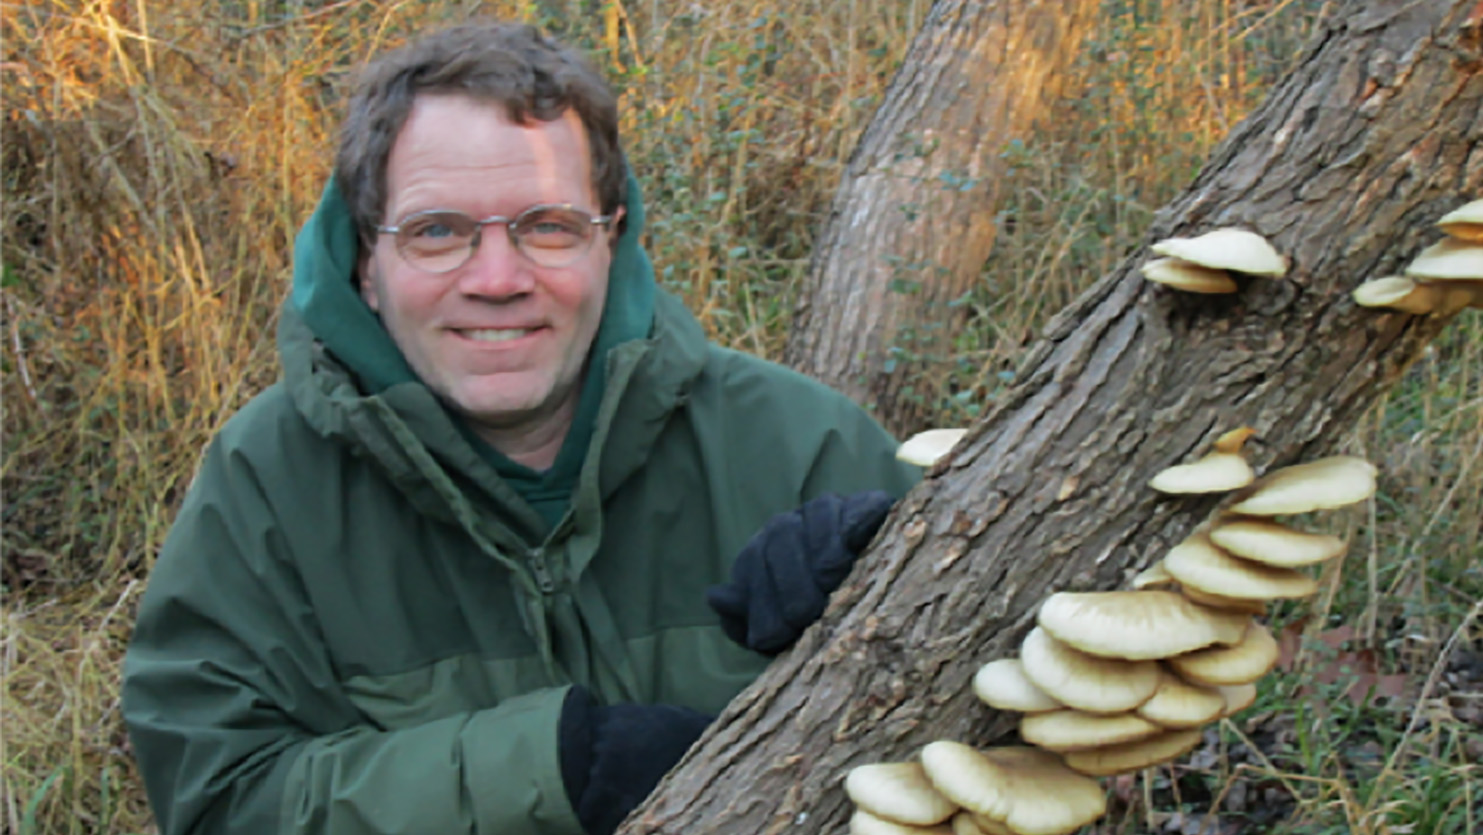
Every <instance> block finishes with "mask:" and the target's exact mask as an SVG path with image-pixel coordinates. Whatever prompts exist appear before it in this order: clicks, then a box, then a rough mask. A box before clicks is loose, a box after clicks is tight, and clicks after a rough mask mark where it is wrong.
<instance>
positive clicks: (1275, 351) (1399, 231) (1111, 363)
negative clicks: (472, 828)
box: [620, 0, 1483, 835]
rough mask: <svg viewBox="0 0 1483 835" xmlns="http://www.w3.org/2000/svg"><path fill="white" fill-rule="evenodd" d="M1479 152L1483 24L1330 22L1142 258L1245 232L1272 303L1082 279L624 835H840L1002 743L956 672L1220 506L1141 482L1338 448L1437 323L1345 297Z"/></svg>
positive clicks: (1361, 13)
mask: <svg viewBox="0 0 1483 835" xmlns="http://www.w3.org/2000/svg"><path fill="white" fill-rule="evenodd" d="M1480 140H1483V3H1479V2H1478V1H1477V0H1450V2H1426V3H1416V2H1410V1H1409V0H1360V1H1359V2H1352V3H1350V4H1348V5H1347V7H1345V8H1344V9H1342V10H1341V11H1340V12H1339V13H1337V14H1336V15H1335V16H1334V18H1333V19H1332V21H1331V22H1329V23H1328V24H1327V25H1326V26H1325V27H1323V28H1322V29H1321V30H1320V33H1319V34H1318V36H1317V37H1316V38H1315V40H1314V42H1313V44H1312V45H1311V46H1310V47H1309V48H1308V50H1307V51H1306V52H1305V54H1304V55H1303V56H1302V57H1301V59H1300V60H1299V61H1298V63H1297V66H1296V68H1295V69H1294V70H1293V72H1292V73H1291V74H1290V75H1289V76H1288V77H1287V78H1286V79H1285V80H1284V81H1283V82H1281V83H1280V84H1279V85H1277V87H1276V88H1275V89H1274V90H1273V92H1272V93H1271V95H1270V96H1269V98H1268V100H1267V101H1266V103H1265V104H1264V105H1263V106H1262V107H1260V108H1259V109H1258V110H1257V111H1256V112H1255V113H1254V114H1253V115H1252V116H1250V117H1249V118H1248V119H1247V120H1246V121H1245V122H1243V123H1242V124H1241V125H1240V126H1239V127H1237V128H1236V130H1235V131H1234V132H1233V134H1232V135H1231V136H1230V137H1229V138H1228V139H1227V140H1226V142H1224V143H1223V144H1222V145H1221V147H1220V148H1219V149H1218V150H1217V151H1216V152H1215V154H1214V155H1213V156H1212V159H1211V160H1210V162H1209V164H1208V165H1207V167H1206V168H1205V170H1204V171H1203V172H1202V173H1201V174H1200V175H1199V177H1198V178H1197V180H1196V181H1195V183H1194V184H1193V185H1192V186H1191V187H1190V188H1189V189H1188V190H1187V191H1186V192H1185V193H1184V194H1183V195H1182V196H1180V197H1179V198H1178V199H1176V200H1175V201H1174V202H1173V203H1171V204H1170V205H1169V206H1168V207H1166V208H1165V209H1164V210H1163V211H1162V212H1161V213H1160V215H1159V216H1158V218H1157V219H1156V221H1155V223H1154V225H1153V228H1152V229H1151V230H1150V233H1149V240H1150V241H1152V240H1156V239H1158V238H1164V237H1169V236H1172V235H1178V234H1196V233H1199V232H1202V231H1206V230H1208V229H1211V228H1215V227H1220V226H1243V227H1246V228H1249V229H1252V230H1254V231H1257V232H1260V233H1262V234H1264V235H1266V236H1267V238H1268V239H1269V240H1271V241H1272V242H1273V243H1274V244H1275V245H1276V247H1277V248H1278V249H1279V251H1281V252H1283V253H1285V254H1287V255H1288V256H1290V257H1291V259H1292V267H1291V270H1290V271H1289V273H1288V275H1287V276H1286V278H1283V279H1250V280H1245V281H1243V285H1242V290H1241V292H1240V293H1238V294H1235V295H1231V296H1193V295H1182V294H1179V293H1178V292H1176V291H1172V290H1169V289H1167V288H1163V287H1159V286H1156V285H1152V284H1149V283H1147V282H1145V281H1144V280H1143V279H1142V278H1141V277H1140V275H1139V273H1138V272H1137V266H1138V264H1139V263H1141V261H1142V260H1144V256H1143V255H1139V256H1137V257H1135V258H1133V259H1130V260H1129V261H1128V262H1127V263H1125V264H1123V265H1122V266H1121V267H1120V268H1119V269H1117V270H1116V271H1115V272H1114V273H1113V274H1111V275H1108V276H1106V277H1104V278H1103V279H1102V280H1101V281H1100V282H1099V283H1097V284H1096V285H1095V286H1094V287H1092V288H1091V289H1090V290H1089V291H1088V292H1087V293H1086V294H1084V295H1083V296H1082V297H1081V298H1080V299H1079V300H1078V301H1077V302H1076V303H1075V304H1073V305H1072V306H1071V307H1070V308H1069V309H1067V310H1066V311H1064V312H1063V313H1062V314H1060V315H1059V316H1058V317H1057V318H1056V319H1055V320H1054V321H1053V322H1052V323H1051V324H1050V325H1049V326H1048V327H1047V330H1046V333H1045V335H1044V337H1043V339H1042V340H1041V341H1040V342H1039V343H1037V344H1036V345H1035V346H1034V347H1033V348H1032V349H1031V351H1030V353H1029V355H1028V356H1027V358H1026V360H1025V363H1024V367H1023V370H1022V373H1021V375H1020V379H1021V380H1022V382H1021V383H1020V385H1018V386H1017V387H1016V388H1015V389H1014V390H1013V391H1012V392H1011V393H1010V395H1009V397H1008V398H1007V400H1006V401H1005V402H1003V403H1001V404H1000V405H999V407H998V408H997V409H996V410H995V411H994V412H993V413H991V414H990V415H988V416H987V417H986V418H985V419H984V420H983V421H982V422H980V423H979V424H978V425H976V426H975V427H974V428H973V429H972V431H971V432H970V433H969V436H968V437H967V438H966V439H965V440H964V442H963V443H961V444H960V445H959V447H958V448H957V450H955V452H954V454H953V455H952V456H951V458H950V460H948V461H945V462H943V463H942V464H940V465H939V466H938V467H937V468H936V469H935V470H934V472H933V473H932V474H931V475H930V476H929V478H928V479H927V480H926V482H925V483H924V484H923V485H921V486H920V487H919V488H918V489H917V490H915V491H914V492H913V493H912V494H911V495H910V496H908V497H907V499H906V500H904V501H903V502H902V503H901V505H900V506H899V507H898V508H897V510H896V512H895V513H894V514H893V516H892V518H891V520H890V521H888V523H887V526H886V528H885V529H884V530H883V531H882V533H881V535H880V536H879V537H878V538H877V540H876V543H875V544H874V546H873V547H872V548H871V549H870V551H869V552H868V553H867V554H866V555H865V557H863V558H862V560H861V562H860V564H859V565H858V566H857V567H856V570H855V572H854V573H853V575H852V576H851V577H850V579H849V580H848V581H847V582H846V584H845V586H844V587H843V588H842V589H841V590H840V591H839V593H838V594H837V595H836V597H835V600H834V603H833V605H832V606H831V608H830V611H829V612H827V613H826V615H825V617H824V619H823V621H822V622H821V623H820V624H819V625H818V626H816V627H815V628H813V629H811V630H810V631H809V632H808V633H807V634H806V635H805V636H804V638H803V640H802V641H801V642H800V643H799V645H798V646H797V647H796V648H795V649H794V650H793V651H792V652H790V653H789V654H787V655H785V656H783V657H781V658H780V659H778V660H777V661H776V662H775V663H774V664H773V665H772V666H771V667H770V668H769V669H768V671H767V672H766V673H765V674H764V675H763V676H762V677H761V678H760V679H758V680H757V681H756V682H755V683H754V684H753V685H752V686H751V687H750V688H748V689H747V690H746V691H745V692H744V693H742V694H741V695H740V696H738V697H737V699H736V700H735V701H734V702H733V703H732V704H731V706H730V707H729V708H728V710H727V711H726V712H725V713H724V714H723V715H722V717H721V718H720V720H719V721H718V722H717V723H716V724H715V726H713V728H712V729H711V730H710V731H709V732H708V733H707V735H706V736H705V737H704V738H703V739H702V740H701V741H700V742H699V743H698V744H697V745H696V747H695V748H693V749H692V750H691V752H690V754H689V755H688V757H687V758H686V760H685V761H684V762H683V763H682V764H681V765H680V766H679V767H678V768H677V769H676V770H675V771H674V772H672V773H671V774H670V776H669V777H668V778H667V779H666V780H665V782H664V783H663V784H661V786H660V788H659V789H658V790H657V791H656V793H655V794H654V795H653V796H652V797H651V798H650V799H649V801H648V802H647V804H646V805H645V806H644V807H642V808H641V809H640V810H639V811H638V812H637V813H636V815H635V816H634V817H633V818H630V820H629V821H628V824H627V826H625V827H624V828H623V829H622V830H620V831H623V832H628V833H638V832H643V833H674V835H681V833H683V834H684V835H692V833H698V832H726V833H762V832H780V831H784V830H786V831H788V832H790V833H812V832H835V831H840V830H841V827H842V824H843V822H844V820H845V819H846V817H847V815H848V812H849V803H848V800H847V799H846V798H845V796H844V793H843V792H842V791H841V790H840V781H841V780H842V778H843V776H844V774H845V773H846V771H847V770H848V769H849V768H851V767H853V766H856V765H860V764H863V763H867V762H879V761H885V760H893V759H905V758H909V757H911V756H912V755H914V754H915V753H916V752H917V751H918V750H919V749H920V748H921V746H922V745H924V744H926V743H927V742H930V741H932V740H935V739H943V738H946V739H955V740H959V741H963V742H969V743H975V744H981V743H987V742H990V741H992V740H994V739H996V738H998V737H1001V736H1003V735H1004V734H1005V733H1006V732H1008V731H1010V730H1011V729H1012V726H1013V722H1014V720H1015V716H1014V715H1012V714H1011V715H995V714H994V713H993V712H992V711H990V710H989V709H988V708H986V707H984V706H983V705H982V704H980V703H978V702H977V701H976V700H974V698H973V697H972V695H971V693H970V692H969V688H968V682H969V680H970V679H971V677H972V675H973V672H974V671H975V670H976V669H977V667H978V666H979V665H981V664H983V663H984V662H986V661H988V660H991V659H993V658H998V657H1004V656H1006V655H1011V654H1013V653H1014V651H1015V649H1016V648H1017V646H1018V643H1019V641H1020V639H1021V638H1022V637H1023V635H1024V633H1025V631H1026V630H1027V628H1028V626H1029V624H1030V623H1031V621H1032V620H1033V617H1034V613H1035V609H1036V607H1037V605H1038V604H1039V603H1040V602H1041V601H1042V600H1043V599H1044V598H1045V597H1046V596H1047V595H1048V594H1049V593H1051V592H1053V591H1056V590H1061V589H1109V588H1113V587H1116V586H1118V585H1119V584H1120V583H1121V582H1122V581H1123V580H1124V578H1125V577H1126V576H1128V575H1129V574H1130V573H1131V572H1132V571H1133V570H1135V569H1137V568H1139V567H1142V566H1145V565H1147V564H1149V563H1150V562H1152V561H1154V560H1156V559H1157V558H1159V557H1161V556H1162V555H1163V554H1164V553H1165V552H1166V551H1167V550H1168V548H1169V547H1170V546H1171V545H1173V544H1174V543H1176V542H1178V541H1179V540H1180V539H1182V538H1183V537H1184V536H1185V535H1186V534H1188V533H1189V532H1190V530H1191V529H1192V528H1194V526H1195V525H1197V524H1198V523H1199V522H1200V521H1202V520H1203V519H1204V518H1205V517H1206V515H1207V514H1208V513H1209V512H1210V511H1211V510H1212V509H1214V508H1215V507H1216V506H1217V504H1218V503H1219V501H1220V499H1219V498H1203V499H1202V498H1194V499H1171V498H1168V497H1163V496H1160V495H1159V494H1156V493H1154V491H1152V490H1150V489H1148V488H1147V487H1146V486H1145V485H1146V482H1147V481H1148V479H1149V478H1150V477H1151V476H1152V475H1153V474H1154V473H1155V472H1157V471H1158V470H1160V469H1162V468H1164V467H1166V466H1168V465H1170V464H1173V463H1176V462H1180V461H1183V460H1188V459H1190V458H1191V457H1192V456H1193V455H1194V454H1197V453H1200V452H1203V451H1204V450H1205V449H1206V448H1207V447H1208V445H1209V444H1210V442H1211V441H1212V440H1213V439H1214V438H1215V437H1216V436H1217V435H1219V434H1220V433H1222V432H1224V431H1226V430H1228V429H1231V428H1234V427H1236V426H1239V425H1243V424H1244V425H1248V426H1251V427H1253V428H1255V429H1256V430H1257V433H1258V439H1259V443H1251V444H1248V447H1247V449H1248V450H1249V452H1250V456H1249V457H1250V458H1251V459H1252V462H1253V463H1254V464H1255V465H1256V466H1257V467H1258V469H1259V470H1260V469H1263V468H1271V467H1273V466H1275V465H1281V464H1286V463H1290V462H1293V461H1296V460H1299V459H1306V458H1311V457H1315V456H1318V455H1322V454H1326V453H1328V452H1330V451H1332V450H1333V449H1334V448H1335V446H1336V445H1337V444H1338V443H1339V442H1340V440H1341V439H1343V437H1344V436H1345V434H1346V430H1347V429H1348V428H1349V427H1350V426H1351V425H1352V424H1353V423H1354V422H1355V420H1356V419H1357V418H1358V417H1359V416H1360V415H1361V414H1362V413H1363V412H1364V411H1365V410H1366V409H1367V408H1368V407H1369V406H1370V405H1371V404H1373V403H1374V402H1375V401H1376V399H1377V398H1379V397H1380V396H1381V395H1382V394H1383V393H1384V392H1385V391H1386V390H1387V389H1388V388H1389V386H1390V385H1391V384H1392V383H1393V382H1394V381H1395V380H1396V379H1397V377H1398V376H1399V375H1400V374H1401V372H1402V371H1403V370H1404V369H1405V368H1406V366H1407V365H1408V364H1410V363H1411V362H1412V361H1413V360H1414V359H1416V358H1417V357H1418V356H1420V354H1421V352H1422V351H1423V350H1424V348H1425V346H1426V345H1427V343H1428V341H1429V340H1431V339H1432V338H1433V337H1434V336H1435V335H1436V334H1437V333H1438V332H1439V331H1440V330H1441V329H1442V328H1443V327H1445V326H1446V319H1445V317H1415V316H1410V315H1407V314H1403V313H1389V312H1377V311H1373V310H1366V309H1362V308H1357V307H1356V306H1355V305H1354V304H1353V303H1352V302H1351V301H1350V299H1349V291H1350V290H1351V289H1353V288H1354V287H1355V286H1357V285H1358V284H1359V283H1360V282H1361V281H1363V280H1365V279H1367V278H1372V277H1378V276H1381V275H1386V274H1392V273H1397V272H1399V271H1400V269H1401V267H1402V266H1403V265H1404V264H1405V263H1406V262H1407V261H1408V260H1409V259H1410V258H1411V257H1412V256H1414V254H1415V253H1416V252H1417V251H1418V250H1419V249H1420V248H1421V247H1422V246H1423V245H1425V244H1427V243H1429V242H1431V241H1432V240H1435V239H1436V238H1437V237H1438V236H1439V233H1438V232H1437V230H1436V229H1435V228H1434V227H1433V226H1432V225H1431V224H1432V222H1433V221H1434V220H1435V219H1436V218H1437V217H1439V216H1440V215H1441V214H1443V213H1444V212H1445V211H1447V210H1448V209H1451V208H1453V207H1455V206H1456V205H1458V204H1460V203H1462V202H1463V201H1464V200H1466V199H1470V198H1474V197H1476V196H1478V195H1479V193H1480V191H1483V141H1480ZM1468 315H1476V314H1468ZM1381 477H1382V489H1384V488H1383V485H1384V482H1383V478H1384V474H1383V473H1382V474H1381Z"/></svg>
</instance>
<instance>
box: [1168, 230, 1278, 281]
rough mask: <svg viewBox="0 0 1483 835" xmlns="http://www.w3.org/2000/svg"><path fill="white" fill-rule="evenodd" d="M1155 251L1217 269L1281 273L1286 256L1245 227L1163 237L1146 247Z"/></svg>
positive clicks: (1255, 273)
mask: <svg viewBox="0 0 1483 835" xmlns="http://www.w3.org/2000/svg"><path fill="white" fill-rule="evenodd" d="M1150 248H1151V249H1152V250H1153V251H1154V252H1157V253H1158V254H1159V255H1167V256H1169V257H1170V258H1178V259H1180V260H1182V261H1189V262H1190V263H1192V264H1199V265H1200V266H1202V267H1210V268H1212V269H1217V270H1235V271H1236V272H1239V273H1246V274H1247V275H1266V276H1283V275H1286V274H1287V260H1286V259H1284V258H1283V257H1282V256H1281V255H1279V254H1278V253H1277V250H1275V249H1273V248H1272V245H1271V244H1269V243H1267V239H1266V238H1263V237H1262V236H1261V235H1258V234H1256V233H1255V232H1248V231H1247V230H1245V229H1232V228H1227V229H1216V230H1213V231H1210V232H1206V233H1205V234H1203V235H1198V236H1196V237H1193V238H1167V239H1165V240H1162V241H1159V242H1158V243H1156V244H1154V245H1153V246H1152V247H1150Z"/></svg>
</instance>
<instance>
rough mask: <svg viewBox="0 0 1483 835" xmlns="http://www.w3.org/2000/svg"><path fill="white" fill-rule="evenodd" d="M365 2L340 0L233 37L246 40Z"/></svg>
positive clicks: (362, 0)
mask: <svg viewBox="0 0 1483 835" xmlns="http://www.w3.org/2000/svg"><path fill="white" fill-rule="evenodd" d="M363 2H365V0H340V2H338V3H331V4H329V5H328V6H324V7H322V8H318V9H315V10H314V11H312V12H304V13H303V14H300V15H294V16H293V17H286V18H284V19H282V20H275V21H273V22H272V23H264V24H263V25H261V26H254V27H252V28H251V29H248V30H246V31H243V32H242V33H240V34H237V35H233V36H232V39H233V40H238V41H240V40H244V39H246V38H250V37H252V36H254V35H261V34H262V33H264V32H271V31H273V30H274V29H282V28H284V27H286V26H293V25H294V24H296V23H303V22H305V21H309V20H313V19H315V18H317V17H324V16H325V15H328V14H333V13H334V12H337V11H340V10H342V9H347V8H349V7H351V6H356V5H359V4H361V3H363Z"/></svg>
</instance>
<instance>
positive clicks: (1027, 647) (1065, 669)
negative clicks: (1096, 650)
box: [1020, 626, 1159, 713]
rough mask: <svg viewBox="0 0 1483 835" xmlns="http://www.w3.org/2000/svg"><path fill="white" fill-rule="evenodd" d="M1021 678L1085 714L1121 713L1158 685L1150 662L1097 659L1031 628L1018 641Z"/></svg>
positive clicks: (1155, 666) (1155, 664)
mask: <svg viewBox="0 0 1483 835" xmlns="http://www.w3.org/2000/svg"><path fill="white" fill-rule="evenodd" d="M1020 663H1021V665H1022V666H1023V668H1024V671H1025V677H1026V678H1028V679H1029V680H1030V683H1032V684H1034V685H1035V686H1036V687H1038V688H1040V689H1041V691H1043V692H1044V693H1045V694H1046V695H1047V696H1050V697H1051V698H1052V699H1055V700H1057V701H1059V702H1061V703H1062V704H1064V705H1066V706H1068V707H1074V708H1079V709H1081V710H1085V711H1088V712H1091V713H1122V712H1123V711H1128V710H1132V709H1133V708H1135V707H1137V706H1138V705H1141V704H1143V703H1144V702H1146V701H1148V699H1149V697H1151V696H1152V695H1153V691H1154V690H1156V689H1158V686H1159V665H1158V662H1156V661H1124V660H1122V659H1119V658H1102V657H1100V656H1096V655H1091V654H1089V653H1085V652H1082V651H1081V650H1078V649H1076V648H1074V647H1071V646H1068V645H1066V644H1063V643H1061V642H1060V641H1057V640H1056V639H1055V638H1052V637H1051V636H1050V633H1048V632H1046V631H1045V630H1044V629H1043V628H1042V627H1039V626H1037V627H1035V628H1034V629H1032V630H1030V634H1029V635H1026V636H1025V642H1024V644H1022V645H1021V646H1020Z"/></svg>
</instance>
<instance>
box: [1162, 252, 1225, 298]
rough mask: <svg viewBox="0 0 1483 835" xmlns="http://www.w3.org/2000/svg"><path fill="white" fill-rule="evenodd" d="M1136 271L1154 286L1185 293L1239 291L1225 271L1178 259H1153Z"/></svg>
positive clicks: (1212, 293) (1215, 293)
mask: <svg viewBox="0 0 1483 835" xmlns="http://www.w3.org/2000/svg"><path fill="white" fill-rule="evenodd" d="M1138 271H1139V272H1141V273H1143V277H1144V278H1146V279H1148V280H1149V281H1152V282H1154V283H1155V284H1162V285H1164V286H1166V287H1173V288H1174V289H1176V290H1183V291H1184V292H1186V293H1205V294H1210V295H1220V294H1224V293H1234V292H1236V291H1237V290H1239V289H1241V288H1240V286H1239V285H1237V284H1236V280H1235V279H1233V278H1231V276H1230V274H1229V273H1227V272H1226V271H1225V270H1214V269H1211V268H1209V267H1202V266H1200V265H1199V264H1191V263H1190V262H1188V261H1181V260H1179V259H1178V258H1155V259H1154V260H1152V261H1149V262H1147V263H1145V264H1143V265H1142V266H1141V267H1139V268H1138Z"/></svg>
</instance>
